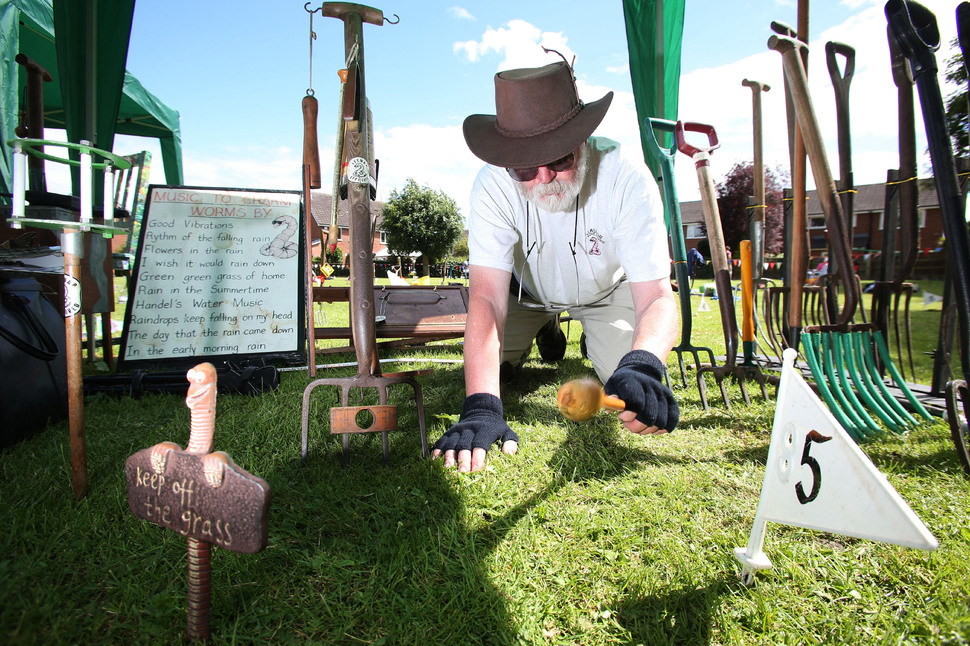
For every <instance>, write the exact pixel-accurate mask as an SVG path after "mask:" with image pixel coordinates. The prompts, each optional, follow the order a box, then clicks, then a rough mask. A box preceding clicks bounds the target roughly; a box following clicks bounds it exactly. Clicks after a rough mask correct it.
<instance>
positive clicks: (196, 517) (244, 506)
mask: <svg viewBox="0 0 970 646" xmlns="http://www.w3.org/2000/svg"><path fill="white" fill-rule="evenodd" d="M152 450H153V449H152V448H147V449H144V450H141V451H139V452H138V453H135V454H134V455H132V456H130V457H129V458H128V460H126V461H125V479H126V480H127V483H128V507H129V508H130V509H131V513H132V514H134V515H135V516H137V517H138V518H143V519H145V520H147V521H149V522H151V523H154V524H156V525H160V526H161V527H167V528H168V529H171V530H174V531H176V532H178V533H179V534H182V535H183V536H186V537H188V538H194V539H196V540H200V541H205V542H207V543H211V544H213V545H218V546H219V547H222V548H225V549H227V550H231V551H233V552H243V553H246V554H253V553H255V552H258V551H260V550H262V549H263V548H264V547H266V541H267V535H268V532H267V516H268V514H269V503H270V489H269V484H267V483H266V481H265V480H263V479H262V478H258V477H256V476H254V475H251V474H249V473H247V472H246V471H243V470H242V469H240V468H239V467H237V466H236V465H234V464H233V463H232V461H231V460H227V461H226V463H225V464H224V465H223V467H222V468H223V477H222V484H221V485H219V486H218V487H213V486H212V485H211V484H209V482H208V481H207V480H206V477H205V473H204V467H203V456H202V455H197V454H193V453H188V452H186V451H182V450H171V451H169V452H168V454H167V459H166V460H165V466H164V469H163V470H162V471H161V472H157V471H155V470H154V469H153V468H152V460H151V454H152Z"/></svg>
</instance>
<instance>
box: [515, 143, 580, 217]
mask: <svg viewBox="0 0 970 646" xmlns="http://www.w3.org/2000/svg"><path fill="white" fill-rule="evenodd" d="M588 159H589V154H588V153H587V148H586V146H585V145H583V146H580V147H579V156H578V158H577V159H576V166H575V171H574V172H573V177H572V180H571V181H568V182H565V181H563V180H560V179H558V175H557V179H554V180H552V181H551V182H549V183H548V184H536V185H534V186H532V187H531V188H530V187H529V186H527V184H528V182H516V188H517V189H518V190H519V193H520V194H521V195H522V197H524V198H525V199H527V200H529V201H530V202H532V203H534V204H535V205H537V206H539V207H541V208H542V209H544V210H546V211H549V212H551V213H560V212H564V211H568V210H569V209H570V208H572V206H573V204H574V203H575V202H576V198H577V197H578V196H579V192H580V191H581V190H582V189H583V182H584V181H585V180H586V169H587V161H588Z"/></svg>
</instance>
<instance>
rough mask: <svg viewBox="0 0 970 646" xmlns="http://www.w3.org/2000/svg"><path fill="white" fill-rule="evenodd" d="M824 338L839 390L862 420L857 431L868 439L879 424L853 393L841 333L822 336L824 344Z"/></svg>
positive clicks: (877, 428)
mask: <svg viewBox="0 0 970 646" xmlns="http://www.w3.org/2000/svg"><path fill="white" fill-rule="evenodd" d="M826 340H829V342H830V344H831V345H830V350H831V353H830V355H829V356H831V357H832V364H833V370H834V371H835V373H836V374H837V376H838V381H839V390H840V392H841V393H842V394H843V395H844V396H845V400H846V401H847V402H849V405H850V406H851V407H852V410H853V411H855V414H856V416H857V417H858V418H859V420H860V421H861V422H862V425H861V426H860V427H859V432H860V433H862V435H863V436H864V437H865V438H866V439H869V436H870V435H872V433H871V432H870V431H878V430H879V425H878V424H876V421H875V420H874V419H872V416H871V415H869V413H868V412H867V411H866V409H865V406H863V405H862V402H860V401H859V398H858V397H857V396H856V394H855V390H853V388H852V384H851V383H850V379H849V374H848V370H847V368H846V365H845V353H844V352H843V351H842V333H841V332H833V333H832V335H831V339H828V337H822V343H823V344H824V343H825V342H826Z"/></svg>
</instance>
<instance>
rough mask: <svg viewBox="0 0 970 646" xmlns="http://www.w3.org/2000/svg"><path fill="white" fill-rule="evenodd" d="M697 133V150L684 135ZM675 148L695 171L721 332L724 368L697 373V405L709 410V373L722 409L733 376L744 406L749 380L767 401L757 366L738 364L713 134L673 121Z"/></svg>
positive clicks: (727, 404)
mask: <svg viewBox="0 0 970 646" xmlns="http://www.w3.org/2000/svg"><path fill="white" fill-rule="evenodd" d="M687 132H698V133H702V134H705V135H707V139H708V145H707V146H706V147H697V146H694V145H692V144H689V143H687V140H686V133H687ZM676 135H677V148H678V149H679V150H680V152H682V153H684V154H685V155H687V156H688V157H690V158H691V159H692V160H693V161H694V167H695V168H696V169H697V180H698V184H699V185H700V191H701V205H702V207H703V210H704V224H705V227H706V229H707V239H708V241H709V242H710V247H711V262H712V264H713V265H714V283H715V289H716V292H717V299H718V309H719V310H720V312H721V327H722V328H723V330H724V347H725V358H724V365H722V366H716V365H710V366H702V367H700V368H698V370H697V389H698V391H699V392H700V396H701V403H702V404H703V405H704V410H710V406H709V405H708V401H707V384H706V382H705V381H704V373H707V372H710V373H712V374H713V375H714V379H715V381H716V382H717V385H718V387H719V388H720V389H721V397H722V398H723V399H724V405H725V407H726V408H727V409H728V410H730V409H731V400H730V399H728V395H727V389H726V388H725V385H724V378H725V377H727V376H734V377H735V378H736V379H737V381H738V385H739V386H740V388H741V396H742V397H743V398H744V402H745V403H746V404H750V403H751V399H750V397H749V396H748V389H747V385H746V381H747V380H748V379H753V380H755V381H757V382H758V385H759V386H760V387H761V394H762V396H764V398H765V399H767V398H768V393H767V390H766V389H765V383H766V381H767V377H766V375H764V374H763V373H762V372H761V368H760V366H758V365H738V364H737V359H736V358H737V354H738V323H737V318H736V315H735V311H734V293H733V291H732V289H731V268H730V265H728V260H727V250H726V248H725V245H724V234H723V233H722V232H721V217H720V214H719V212H718V207H717V198H716V197H715V193H714V179H713V177H712V175H711V166H710V157H711V152H713V151H714V150H715V149H717V147H718V145H719V144H718V142H717V133H716V132H715V131H714V127H713V126H709V125H705V124H700V123H684V122H683V121H678V122H677V130H676Z"/></svg>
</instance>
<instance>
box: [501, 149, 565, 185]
mask: <svg viewBox="0 0 970 646" xmlns="http://www.w3.org/2000/svg"><path fill="white" fill-rule="evenodd" d="M575 163H576V153H574V152H572V153H569V154H568V155H566V156H565V157H563V158H562V159H557V160H556V161H554V162H549V163H548V164H542V165H541V166H533V167H532V168H506V169H505V170H507V171H509V175H510V176H511V177H512V179H514V180H515V181H517V182H529V181H532V180H534V179H535V178H536V175H538V174H539V169H540V168H542V167H543V166H545V167H546V168H548V169H549V170H551V171H553V172H555V173H561V172H563V171H566V170H569V169H570V168H572V167H573V164H575Z"/></svg>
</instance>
